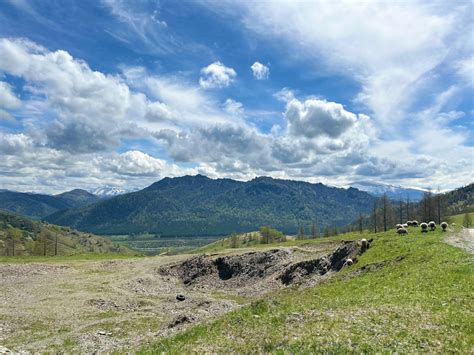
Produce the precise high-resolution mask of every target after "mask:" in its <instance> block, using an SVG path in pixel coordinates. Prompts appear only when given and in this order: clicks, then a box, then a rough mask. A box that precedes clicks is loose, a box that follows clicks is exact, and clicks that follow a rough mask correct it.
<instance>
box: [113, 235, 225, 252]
mask: <svg viewBox="0 0 474 355" xmlns="http://www.w3.org/2000/svg"><path fill="white" fill-rule="evenodd" d="M104 237H105V238H107V239H110V240H112V241H114V242H116V243H118V244H121V245H124V246H126V247H129V248H131V249H133V250H136V251H138V252H140V253H143V254H145V255H158V254H163V253H166V254H169V255H174V254H180V253H185V252H188V251H190V250H193V249H196V248H199V247H202V246H204V245H207V244H210V243H212V242H214V241H216V240H217V239H220V238H222V237H219V236H217V237H216V236H204V237H161V236H157V235H154V234H136V235H113V236H104Z"/></svg>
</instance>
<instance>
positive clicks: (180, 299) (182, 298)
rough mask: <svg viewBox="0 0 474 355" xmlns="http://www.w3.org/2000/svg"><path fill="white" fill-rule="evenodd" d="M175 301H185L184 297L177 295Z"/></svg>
mask: <svg viewBox="0 0 474 355" xmlns="http://www.w3.org/2000/svg"><path fill="white" fill-rule="evenodd" d="M176 299H177V300H178V301H180V302H182V301H184V300H185V299H186V297H185V296H184V295H182V294H179V295H176Z"/></svg>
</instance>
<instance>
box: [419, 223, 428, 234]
mask: <svg viewBox="0 0 474 355" xmlns="http://www.w3.org/2000/svg"><path fill="white" fill-rule="evenodd" d="M420 227H421V232H422V233H427V232H428V223H425V222H423V223H421V224H420Z"/></svg>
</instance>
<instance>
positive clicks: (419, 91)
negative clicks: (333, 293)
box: [0, 0, 474, 192]
mask: <svg viewBox="0 0 474 355" xmlns="http://www.w3.org/2000/svg"><path fill="white" fill-rule="evenodd" d="M103 5H104V8H105V9H106V10H107V11H110V13H111V14H112V15H113V16H114V17H115V18H116V19H118V23H119V24H121V25H120V26H117V27H113V26H111V27H109V28H108V30H110V33H111V36H112V37H113V38H116V39H117V40H118V41H119V42H121V43H124V44H126V45H127V46H134V43H137V46H136V49H137V52H140V53H145V55H144V56H143V57H140V58H138V59H136V60H133V61H129V62H128V63H117V65H116V66H115V67H113V68H112V69H109V70H108V71H107V70H104V69H102V70H98V69H97V68H96V67H94V65H92V64H90V63H93V61H90V63H88V62H87V61H85V60H81V59H79V58H76V57H74V56H73V55H72V54H71V53H77V52H73V51H68V50H66V49H59V50H51V49H48V48H45V47H44V46H42V45H41V43H36V42H34V41H32V40H29V39H24V38H0V154H1V155H2V159H1V160H0V187H2V188H11V189H18V190H37V191H48V192H59V191H61V190H66V189H68V188H71V187H83V188H91V187H95V186H97V185H103V184H108V185H119V186H124V187H129V188H135V187H143V186H145V185H147V184H149V183H151V182H153V181H155V180H157V179H159V178H161V177H164V176H178V175H183V174H196V173H202V174H206V175H209V176H212V177H231V178H238V179H249V178H253V177H254V176H256V175H271V176H274V177H281V178H292V179H304V180H308V181H322V182H325V183H329V184H335V185H346V184H348V183H349V182H351V181H361V180H384V181H387V182H393V183H401V184H404V185H409V186H419V187H426V186H433V187H435V186H437V185H438V184H439V185H441V186H442V188H446V187H455V186H458V185H461V184H464V183H467V182H470V181H471V180H472V171H473V161H472V156H473V155H474V151H473V148H472V126H466V122H468V121H469V118H472V112H471V111H469V110H467V109H466V107H465V106H464V107H459V106H462V105H459V104H457V102H459V97H464V96H466V92H468V93H472V89H473V85H472V75H473V73H472V71H473V69H472V45H469V44H468V43H469V42H470V41H468V40H467V39H468V38H467V36H468V34H469V33H470V32H469V31H468V30H469V28H472V25H470V26H471V27H469V25H468V22H467V20H466V19H467V17H466V15H465V14H466V5H463V4H457V5H456V6H454V5H453V6H450V7H445V6H443V5H442V4H440V5H437V6H435V5H429V4H427V3H424V2H417V1H415V2H412V3H410V4H408V3H403V4H401V3H394V4H390V5H387V4H383V5H382V4H378V3H367V4H364V5H363V6H362V5H361V4H354V3H353V2H338V3H334V2H324V1H321V2H310V3H308V2H306V3H301V2H294V1H281V2H279V4H278V6H274V4H271V3H270V2H240V3H235V2H226V1H222V2H219V3H216V2H215V1H211V2H210V3H208V2H207V1H205V0H203V1H200V2H199V6H204V7H205V6H206V5H207V7H208V8H210V9H211V10H209V11H213V12H214V13H215V14H216V16H226V17H227V18H229V17H230V18H231V19H232V21H230V22H225V21H222V22H225V23H232V24H235V23H240V24H242V25H243V26H242V30H241V31H242V34H241V35H242V36H246V37H245V39H246V40H247V39H248V42H249V43H251V44H252V46H254V47H252V52H251V53H249V54H248V55H245V56H242V58H241V59H242V63H241V65H240V64H239V63H238V61H232V63H233V64H232V66H233V67H234V68H235V69H234V68H231V67H227V66H226V65H224V64H223V62H225V63H227V64H228V63H229V62H230V60H229V59H228V57H226V56H225V50H223V49H222V52H221V53H220V54H222V55H221V56H220V55H219V53H217V52H218V51H219V49H220V47H219V45H222V44H219V43H216V44H215V46H213V47H212V48H209V47H207V48H206V51H205V53H206V56H205V55H203V60H201V61H199V62H198V63H200V64H195V65H194V67H193V66H190V67H188V68H186V70H180V69H181V68H180V67H179V65H176V66H177V67H178V69H175V70H174V71H173V72H170V71H168V72H166V73H165V72H161V71H160V68H161V67H160V61H161V62H163V61H172V59H169V57H168V55H170V53H175V52H176V51H179V50H180V48H190V51H191V49H192V48H197V47H199V44H196V43H195V44H196V46H197V47H193V44H189V47H188V42H186V45H184V44H183V43H184V39H183V38H184V37H183V36H178V35H176V36H172V35H171V33H172V30H173V21H168V20H165V19H164V18H163V16H162V13H160V12H159V11H158V10H156V12H155V11H149V9H148V8H147V6H145V5H144V3H143V4H142V3H140V4H138V5H136V6H132V5H131V4H130V3H126V2H121V1H110V0H107V1H103ZM203 11H204V9H203ZM342 24H343V25H342ZM234 27H235V26H233V28H234ZM237 27H238V26H237ZM247 37H248V38H247ZM259 41H260V42H259ZM262 42H264V43H267V42H270V43H272V46H273V47H275V48H276V49H275V50H278V49H279V46H281V48H282V49H281V50H280V52H278V56H274V57H272V58H270V57H268V56H266V55H262V54H261V53H258V51H257V49H255V48H258V46H257V45H255V43H262ZM463 43H467V44H465V45H463ZM222 48H226V47H225V46H224V47H222ZM209 53H210V54H209ZM291 53H297V54H298V55H297V56H294V57H293V56H292V55H291ZM147 56H150V57H147ZM154 56H156V57H154ZM280 56H281V57H283V58H279V57H280ZM267 57H268V58H269V60H270V61H271V63H272V65H271V67H272V75H271V76H270V69H269V67H268V66H266V65H264V64H262V63H260V62H257V61H255V62H254V59H255V58H267ZM216 58H221V60H222V62H221V61H216ZM278 59H281V60H280V61H278ZM252 62H253V64H252ZM150 63H151V64H150ZM202 63H205V64H207V63H211V64H209V65H207V66H205V67H203V68H202V67H201V66H202V65H203V64H202ZM239 65H240V66H239ZM157 68H158V69H157ZM249 68H250V70H251V73H252V76H251V75H250V72H249V71H248V70H249ZM282 68H285V69H288V68H291V70H293V71H294V72H293V71H291V72H290V74H289V75H287V76H281V75H278V76H277V75H276V74H277V73H278V74H280V73H282V72H283V69H282ZM237 72H239V76H238V75H237ZM245 73H246V74H245ZM315 73H316V74H317V75H320V74H321V73H324V75H321V76H320V77H317V79H311V76H312V75H316V74H315ZM317 75H316V76H317ZM296 77H300V78H301V81H300V83H303V84H304V85H302V86H301V88H298V87H295V88H294V90H292V89H289V88H284V89H282V87H283V86H288V85H290V84H287V83H286V82H287V81H288V82H291V83H292V84H291V85H293V84H294V83H295V82H298V81H297V78H296ZM333 77H344V78H348V81H349V80H350V81H351V82H354V83H356V86H357V88H356V91H357V92H356V93H355V94H354V95H353V96H352V97H350V98H349V99H348V100H346V101H344V100H338V99H337V98H334V97H333V96H334V93H332V94H331V90H329V91H328V93H326V92H319V91H317V90H316V89H314V90H313V86H312V84H313V83H315V82H316V83H317V80H321V81H324V80H327V81H328V82H330V84H331V85H334V87H336V89H334V91H336V90H339V91H344V90H345V87H341V86H340V84H338V83H336V82H334V83H333V82H332V80H333ZM295 78H296V79H295ZM318 78H322V79H318ZM328 78H329V79H328ZM246 79H247V81H245V82H244V80H246ZM255 80H259V82H256V81H255ZM317 84H318V85H319V83H317ZM331 85H328V86H331ZM338 85H339V86H338ZM255 87H261V88H262V89H260V90H259V91H257V90H255V91H254V89H255ZM317 87H318V88H320V87H321V86H317ZM470 140H471V143H470Z"/></svg>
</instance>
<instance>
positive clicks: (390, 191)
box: [350, 181, 425, 202]
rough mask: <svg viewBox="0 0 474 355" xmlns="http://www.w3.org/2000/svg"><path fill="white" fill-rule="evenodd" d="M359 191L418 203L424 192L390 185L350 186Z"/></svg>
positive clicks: (356, 183) (373, 183)
mask: <svg viewBox="0 0 474 355" xmlns="http://www.w3.org/2000/svg"><path fill="white" fill-rule="evenodd" d="M350 185H351V186H352V187H355V188H356V189H359V190H361V191H365V192H368V193H370V194H372V195H374V196H382V195H383V194H384V193H386V194H387V196H388V197H389V198H390V199H392V200H400V199H402V200H406V199H407V197H408V198H409V199H410V201H412V202H416V201H420V200H421V199H422V198H423V194H424V193H425V190H421V189H414V188H407V187H402V186H395V185H390V184H383V183H376V182H367V181H358V182H354V183H352V184H350Z"/></svg>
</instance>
